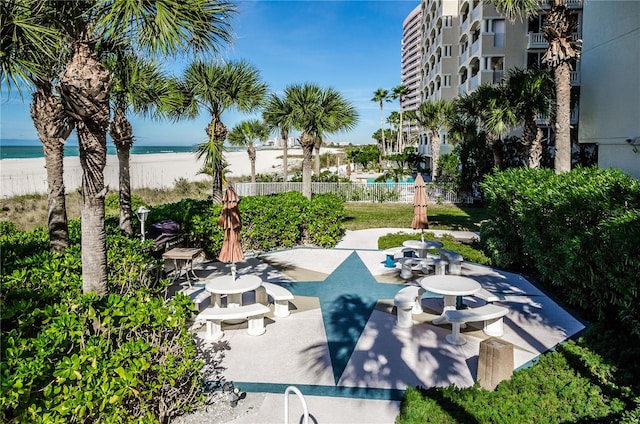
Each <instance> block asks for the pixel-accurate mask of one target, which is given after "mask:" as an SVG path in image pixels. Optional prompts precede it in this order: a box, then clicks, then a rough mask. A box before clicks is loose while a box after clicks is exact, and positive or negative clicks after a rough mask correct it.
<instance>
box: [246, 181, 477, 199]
mask: <svg viewBox="0 0 640 424" xmlns="http://www.w3.org/2000/svg"><path fill="white" fill-rule="evenodd" d="M233 187H234V189H235V190H236V193H238V195H239V196H241V197H242V196H268V195H271V194H278V193H286V192H289V191H298V192H302V183H298V182H296V183H294V182H287V183H284V182H273V183H255V184H253V183H235V184H234V186H233ZM311 191H312V193H314V194H324V193H334V194H336V195H337V196H338V197H340V198H341V199H342V200H344V201H345V202H363V203H365V202H368V203H374V202H377V203H412V202H413V196H414V193H415V186H414V185H413V183H391V182H389V183H369V182H367V183H357V182H351V183H348V182H347V183H315V182H314V183H311ZM426 191H427V196H428V197H429V202H431V203H453V204H470V203H473V196H472V195H470V194H468V193H456V192H455V191H452V190H449V189H448V188H447V187H445V186H443V185H440V184H436V183H427V185H426Z"/></svg>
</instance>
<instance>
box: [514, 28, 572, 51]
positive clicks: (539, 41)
mask: <svg viewBox="0 0 640 424" xmlns="http://www.w3.org/2000/svg"><path fill="white" fill-rule="evenodd" d="M528 36H529V42H528V43H527V48H528V49H546V48H547V46H548V45H549V43H547V40H546V38H544V34H542V33H541V32H530V33H529V34H528ZM572 36H573V39H574V40H579V39H580V38H582V36H581V34H580V33H578V32H574V33H573V34H572Z"/></svg>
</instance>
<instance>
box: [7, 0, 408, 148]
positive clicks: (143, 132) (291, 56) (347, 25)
mask: <svg viewBox="0 0 640 424" xmlns="http://www.w3.org/2000/svg"><path fill="white" fill-rule="evenodd" d="M237 4H238V11H239V13H238V15H237V16H236V18H235V20H234V23H233V28H234V31H235V33H236V40H235V41H234V43H233V45H231V46H229V47H227V48H225V49H224V51H223V52H222V57H223V58H224V59H225V60H240V59H243V60H246V61H247V62H249V63H251V64H252V65H253V66H255V67H256V68H257V69H258V70H259V71H260V74H261V77H262V79H263V80H264V81H265V82H266V83H267V84H268V85H269V88H270V91H274V92H277V93H280V92H281V91H282V90H283V89H284V88H285V87H286V86H288V85H290V84H297V83H305V82H311V83H316V84H318V85H320V86H321V87H334V88H335V89H337V90H339V91H340V92H341V93H342V94H343V95H344V96H345V97H346V98H347V99H348V100H350V101H351V102H352V103H353V105H354V106H355V107H356V108H357V110H358V112H359V114H360V120H359V125H358V126H357V128H356V129H355V130H353V131H351V132H349V133H339V134H333V135H330V136H328V137H327V140H331V141H337V142H351V143H354V144H366V143H372V142H373V140H372V138H371V135H372V134H373V133H374V132H375V131H376V130H377V129H379V128H380V109H379V105H378V104H376V103H375V102H372V101H371V98H372V97H373V93H374V91H376V90H377V89H378V88H385V89H388V90H390V89H391V88H393V87H395V86H397V85H399V84H400V83H401V80H400V48H401V39H402V22H403V21H404V19H405V18H406V17H407V15H408V14H409V12H411V10H413V9H414V8H415V7H416V6H417V5H418V4H419V1H418V0H415V1H413V0H411V1H410V0H396V1H382V0H381V1H366V0H350V1H306V0H299V1H273V0H269V1H255V2H249V1H241V2H239V3H237ZM186 63H187V61H186V60H183V59H180V60H176V61H175V62H173V63H169V64H168V66H167V69H168V71H169V72H171V73H174V74H176V75H180V74H181V72H182V71H183V70H184V68H185V66H186ZM30 100H31V96H30V95H29V94H28V93H25V95H24V103H23V100H21V99H20V98H19V96H17V94H15V92H12V93H11V95H10V96H7V92H6V87H4V86H3V87H2V102H1V104H0V108H1V109H0V113H1V116H0V117H1V128H0V138H1V139H3V140H7V139H25V140H34V139H37V134H36V131H35V129H34V128H33V123H32V122H31V117H30V116H29V105H28V102H29V101H30ZM398 108H399V107H398V102H397V100H396V101H393V102H391V103H386V104H385V105H384V112H385V116H388V114H389V112H391V111H393V110H398ZM256 116H257V115H256ZM250 117H255V116H250V115H246V114H239V113H237V112H235V111H227V112H225V113H224V114H223V116H222V120H223V122H224V123H225V125H227V127H228V128H229V129H231V128H232V127H233V126H234V125H236V124H237V123H238V122H240V121H241V120H244V119H248V118H250ZM131 121H132V124H133V130H134V135H135V137H136V143H139V144H146V145H192V144H196V143H200V142H202V141H203V140H204V139H205V138H206V135H205V132H204V128H205V127H206V126H207V123H208V122H209V117H208V116H207V115H206V112H204V111H203V113H202V114H201V115H200V116H199V117H198V119H195V120H191V121H184V122H179V123H171V122H154V121H147V120H144V119H141V118H137V117H135V116H133V117H131ZM73 138H75V137H74V136H72V137H71V138H70V142H72V141H71V139H73Z"/></svg>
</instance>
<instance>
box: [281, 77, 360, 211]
mask: <svg viewBox="0 0 640 424" xmlns="http://www.w3.org/2000/svg"><path fill="white" fill-rule="evenodd" d="M285 98H286V99H287V100H286V101H287V102H290V103H291V105H292V107H293V111H294V115H295V117H296V120H295V127H296V129H298V130H300V131H301V135H300V144H301V145H302V151H303V159H302V194H303V195H304V196H306V197H307V198H308V199H311V159H312V156H313V149H314V146H315V144H316V142H317V141H318V140H320V141H322V139H323V137H324V136H325V135H327V134H331V133H335V132H339V131H348V130H351V129H353V128H354V127H355V125H356V124H357V122H358V113H357V111H356V109H355V107H354V106H353V105H352V104H351V103H350V102H349V101H347V100H346V99H345V98H344V97H343V96H342V95H341V94H340V93H339V92H338V91H337V90H335V89H334V88H326V89H322V88H320V86H318V85H316V84H311V83H305V84H296V85H291V86H289V87H287V88H286V89H285Z"/></svg>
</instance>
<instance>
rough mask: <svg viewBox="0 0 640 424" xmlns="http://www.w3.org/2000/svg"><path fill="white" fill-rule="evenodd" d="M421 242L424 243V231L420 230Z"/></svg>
mask: <svg viewBox="0 0 640 424" xmlns="http://www.w3.org/2000/svg"><path fill="white" fill-rule="evenodd" d="M420 240H422V242H423V243H424V229H422V228H421V229H420Z"/></svg>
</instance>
